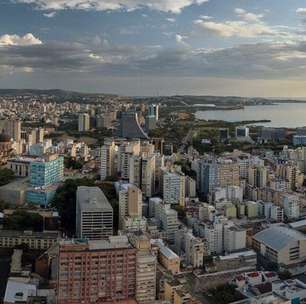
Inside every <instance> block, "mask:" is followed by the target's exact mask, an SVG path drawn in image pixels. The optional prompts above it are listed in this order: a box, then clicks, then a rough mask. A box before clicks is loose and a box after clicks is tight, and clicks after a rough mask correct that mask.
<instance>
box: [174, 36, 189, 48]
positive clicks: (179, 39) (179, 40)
mask: <svg viewBox="0 0 306 304" xmlns="http://www.w3.org/2000/svg"><path fill="white" fill-rule="evenodd" d="M187 38H188V36H184V35H181V34H176V35H175V40H176V42H177V43H178V44H180V45H181V46H185V47H187V46H189V44H188V43H187V42H185V39H187Z"/></svg>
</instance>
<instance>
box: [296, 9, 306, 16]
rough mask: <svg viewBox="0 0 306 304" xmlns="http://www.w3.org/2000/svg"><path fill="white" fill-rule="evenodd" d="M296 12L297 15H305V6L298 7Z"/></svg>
mask: <svg viewBox="0 0 306 304" xmlns="http://www.w3.org/2000/svg"><path fill="white" fill-rule="evenodd" d="M296 13H297V14H298V15H306V7H305V8H304V7H300V8H298V9H297V10H296Z"/></svg>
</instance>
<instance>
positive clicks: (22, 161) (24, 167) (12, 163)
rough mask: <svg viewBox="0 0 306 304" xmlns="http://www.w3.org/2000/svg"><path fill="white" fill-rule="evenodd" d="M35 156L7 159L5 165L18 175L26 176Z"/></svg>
mask: <svg viewBox="0 0 306 304" xmlns="http://www.w3.org/2000/svg"><path fill="white" fill-rule="evenodd" d="M34 160H35V158H31V157H22V156H21V157H16V158H11V159H9V160H8V161H7V165H6V167H7V168H8V169H10V170H12V171H13V172H14V173H15V176H18V177H27V176H29V175H30V166H31V162H33V161H34Z"/></svg>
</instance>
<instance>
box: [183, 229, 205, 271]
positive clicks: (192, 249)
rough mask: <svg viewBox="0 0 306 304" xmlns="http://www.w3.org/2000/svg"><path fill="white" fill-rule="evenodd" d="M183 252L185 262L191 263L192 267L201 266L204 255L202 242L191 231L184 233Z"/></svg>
mask: <svg viewBox="0 0 306 304" xmlns="http://www.w3.org/2000/svg"><path fill="white" fill-rule="evenodd" d="M185 249H186V250H185V253H186V262H187V263H188V264H190V265H192V266H193V267H194V268H201V267H203V262H204V260H203V257H204V242H203V240H201V239H199V238H196V237H195V236H194V235H193V234H192V232H188V233H186V235H185Z"/></svg>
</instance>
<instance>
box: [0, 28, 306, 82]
mask: <svg viewBox="0 0 306 304" xmlns="http://www.w3.org/2000/svg"><path fill="white" fill-rule="evenodd" d="M186 38H187V37H186V36H184V35H182V34H176V36H175V39H176V41H177V43H178V44H179V45H181V46H184V47H179V48H164V47H161V46H144V47H139V46H137V47H136V46H128V45H122V46H120V45H111V44H110V43H106V44H104V43H100V44H96V43H91V44H88V43H84V44H81V43H62V42H61V43H59V42H52V43H45V44H37V45H28V46H27V47H24V46H22V45H13V46H10V47H1V48H0V73H1V71H2V72H3V71H6V72H7V73H17V72H19V73H25V72H28V73H29V72H31V73H32V74H33V73H38V72H39V71H40V72H41V74H42V75H45V74H46V75H47V74H48V73H57V75H64V74H65V73H71V75H79V74H81V73H86V75H91V77H96V78H98V77H135V76H137V77H139V75H141V76H169V77H177V76H178V75H179V77H225V78H228V79H259V78H260V79H284V78H287V79H305V77H306V63H305V58H306V42H298V43H295V44H287V43H279V44H275V43H257V44H243V45H239V46H236V47H230V48H223V49H193V48H192V47H191V46H190V45H188V44H187V43H186V42H185V41H184V40H185V39H186ZM80 77H81V76H80Z"/></svg>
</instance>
